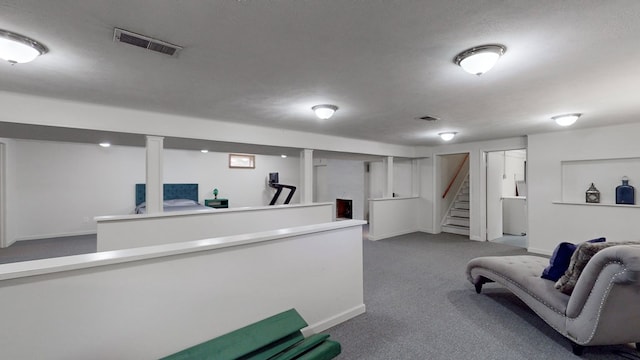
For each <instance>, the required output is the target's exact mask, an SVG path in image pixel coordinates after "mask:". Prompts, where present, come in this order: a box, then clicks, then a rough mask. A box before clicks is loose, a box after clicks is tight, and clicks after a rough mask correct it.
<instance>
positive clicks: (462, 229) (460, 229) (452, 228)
mask: <svg viewBox="0 0 640 360" xmlns="http://www.w3.org/2000/svg"><path fill="white" fill-rule="evenodd" d="M442 232H446V233H450V234H458V235H469V228H468V227H466V226H460V225H442Z"/></svg>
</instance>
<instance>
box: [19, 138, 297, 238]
mask: <svg viewBox="0 0 640 360" xmlns="http://www.w3.org/2000/svg"><path fill="white" fill-rule="evenodd" d="M7 148H8V154H9V158H8V160H9V161H8V175H9V181H8V183H9V184H8V185H9V187H8V193H10V198H9V199H8V200H9V201H8V209H7V215H8V222H10V223H11V228H10V229H9V236H8V237H9V239H12V240H22V239H36V238H44V237H56V236H66V235H77V234H87V233H95V232H96V224H95V222H94V221H93V218H94V217H95V216H103V215H122V214H129V213H131V212H132V211H133V209H134V207H135V203H134V184H136V183H144V182H145V149H144V148H136V147H126V146H112V147H110V148H106V149H105V148H101V147H99V146H97V145H90V144H78V143H61V142H47V141H28V140H13V141H12V142H10V143H9V144H8V146H7ZM298 167H299V163H298V159H297V158H295V157H289V158H286V159H283V158H281V157H279V156H262V155H256V168H255V169H229V167H228V154H227V153H207V154H203V153H200V152H199V151H186V150H171V149H165V150H164V182H165V183H182V182H189V183H198V184H199V185H200V187H199V190H200V201H203V200H204V199H205V198H213V195H212V191H213V188H218V189H219V190H220V194H219V195H218V197H220V198H228V199H229V204H230V206H231V207H243V206H263V205H267V204H268V203H269V201H270V200H271V197H272V195H273V193H274V192H275V190H274V189H271V188H268V187H267V186H266V177H267V175H268V173H269V172H276V171H277V172H279V173H280V179H281V181H282V182H284V183H289V184H293V185H295V184H297V182H298V176H299V171H298ZM283 193H284V192H283ZM285 196H286V194H285ZM297 199H298V197H297V196H294V198H293V200H292V203H295V202H297V201H298V200H297ZM283 200H284V196H282V195H281V200H280V202H281V201H283Z"/></svg>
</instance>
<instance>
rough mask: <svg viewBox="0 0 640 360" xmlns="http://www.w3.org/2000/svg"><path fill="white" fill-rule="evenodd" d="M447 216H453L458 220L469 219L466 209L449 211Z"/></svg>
mask: <svg viewBox="0 0 640 360" xmlns="http://www.w3.org/2000/svg"><path fill="white" fill-rule="evenodd" d="M449 216H455V217H460V218H467V219H468V218H469V210H468V209H451V211H450V212H449Z"/></svg>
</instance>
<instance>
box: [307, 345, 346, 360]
mask: <svg viewBox="0 0 640 360" xmlns="http://www.w3.org/2000/svg"><path fill="white" fill-rule="evenodd" d="M341 352H342V347H340V343H339V342H336V341H332V340H325V341H324V342H323V343H322V344H320V345H318V346H316V347H314V348H313V349H311V350H309V351H308V352H306V353H304V354H302V355H301V356H299V357H297V358H296V360H330V359H333V358H334V357H336V356H338V355H339V354H340V353H341Z"/></svg>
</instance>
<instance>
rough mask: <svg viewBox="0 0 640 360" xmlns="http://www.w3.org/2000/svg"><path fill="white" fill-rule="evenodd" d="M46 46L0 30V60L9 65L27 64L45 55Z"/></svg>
mask: <svg viewBox="0 0 640 360" xmlns="http://www.w3.org/2000/svg"><path fill="white" fill-rule="evenodd" d="M47 51H49V50H48V49H47V47H46V46H44V45H42V44H41V43H39V42H37V41H35V40H33V39H30V38H28V37H26V36H22V35H20V34H16V33H12V32H11V31H7V30H0V59H3V60H6V61H8V62H10V63H11V64H17V63H27V62H30V61H33V60H34V59H35V58H37V57H38V56H40V55H42V54H45V53H46V52H47Z"/></svg>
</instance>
